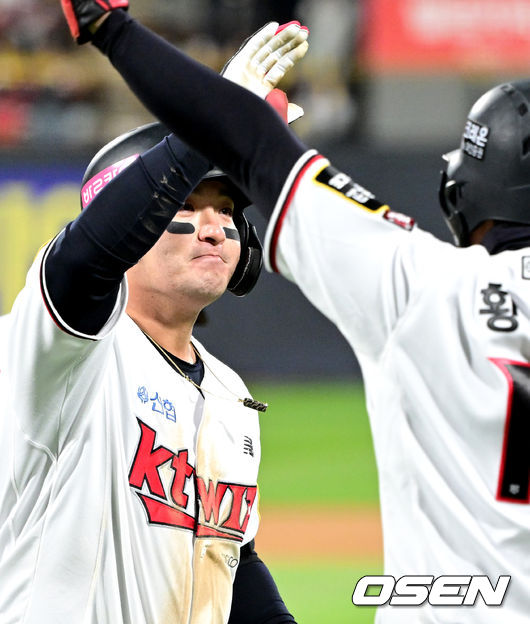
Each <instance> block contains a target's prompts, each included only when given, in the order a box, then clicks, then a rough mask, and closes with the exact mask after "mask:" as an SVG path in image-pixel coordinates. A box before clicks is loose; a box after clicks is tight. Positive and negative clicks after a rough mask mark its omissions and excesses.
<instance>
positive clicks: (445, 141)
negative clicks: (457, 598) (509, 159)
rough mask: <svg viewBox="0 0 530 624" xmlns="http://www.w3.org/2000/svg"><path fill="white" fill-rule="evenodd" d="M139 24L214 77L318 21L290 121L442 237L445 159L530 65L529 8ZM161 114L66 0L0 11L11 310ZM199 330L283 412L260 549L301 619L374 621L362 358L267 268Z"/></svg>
mask: <svg viewBox="0 0 530 624" xmlns="http://www.w3.org/2000/svg"><path fill="white" fill-rule="evenodd" d="M131 12H132V13H133V15H134V16H136V17H138V18H139V19H140V20H142V21H143V22H144V23H145V24H146V25H148V26H150V27H152V28H153V29H154V30H155V31H157V32H158V33H160V34H161V35H163V36H164V37H166V38H167V39H169V40H170V41H172V42H174V43H175V44H176V45H178V46H179V47H180V48H182V49H184V50H185V51H187V52H188V53H189V54H191V55H192V56H194V57H195V58H197V59H199V60H201V61H202V62H203V63H205V64H207V65H209V66H210V67H212V68H214V69H217V70H220V69H221V68H222V66H223V65H224V63H225V61H226V60H227V59H228V58H229V57H230V56H231V55H232V54H233V53H234V51H235V50H236V49H237V48H238V47H239V45H240V43H241V41H242V40H243V39H244V38H245V37H247V36H248V35H249V34H250V33H252V32H253V31H254V30H256V29H257V28H258V27H260V26H261V25H262V24H264V23H265V22H267V21H269V20H277V21H279V22H281V23H282V22H286V21H289V20H291V19H299V20H300V21H302V22H303V23H304V24H306V25H307V26H309V28H310V32H311V35H310V42H311V46H310V50H309V52H308V54H307V56H306V58H305V59H304V60H303V61H302V63H301V64H300V66H299V67H297V68H296V69H295V70H294V71H293V72H292V75H289V76H288V79H287V81H286V83H284V84H283V85H282V87H283V88H284V89H285V90H286V91H287V92H288V94H289V98H290V100H291V101H294V102H296V103H298V104H300V105H301V106H302V107H303V108H304V110H305V116H304V117H303V118H302V119H300V120H299V121H297V122H296V123H295V124H294V125H293V129H294V130H295V131H296V132H297V133H298V134H299V135H300V136H301V137H302V138H303V139H304V140H305V141H306V142H307V143H308V144H309V145H311V146H313V147H317V148H318V149H320V150H321V151H322V152H323V153H324V154H325V155H326V156H327V157H329V158H330V159H331V160H332V161H333V163H334V165H335V166H337V167H339V168H341V169H343V170H345V171H347V172H348V173H350V174H351V175H352V176H353V177H354V179H355V180H356V181H358V182H360V183H361V184H363V185H364V186H366V187H368V188H369V189H370V190H372V191H373V192H374V193H375V194H376V195H377V197H378V198H379V199H381V200H384V201H386V202H388V203H389V204H390V205H391V206H392V208H394V209H395V210H398V211H401V212H405V213H407V214H409V215H411V216H413V217H414V218H415V219H416V220H417V222H418V223H419V225H420V226H421V227H423V228H424V229H427V230H430V231H431V232H433V233H435V234H436V235H437V236H439V237H440V238H442V239H445V240H449V236H448V233H447V232H446V230H445V225H444V223H443V221H442V218H441V215H440V212H439V209H438V206H437V187H438V180H439V172H440V169H441V168H442V160H441V155H442V154H443V153H444V152H447V151H449V150H451V149H453V148H455V147H457V146H458V144H459V140H460V134H461V132H462V130H463V127H464V123H465V119H466V115H467V111H468V110H469V108H470V106H471V104H472V103H473V102H474V100H475V99H476V98H477V97H478V96H479V95H480V94H481V93H482V92H484V91H485V90H487V89H488V88H490V87H491V86H493V85H495V84H497V83H499V82H502V81H505V80H511V79H517V78H522V77H526V76H527V75H528V73H529V64H530V61H529V59H530V0H325V2H323V1H322V0H261V1H259V2H258V1H257V0H193V1H190V0H132V8H131ZM151 120H152V117H151V116H150V115H149V114H148V113H147V112H146V111H145V110H144V109H143V108H142V106H141V105H140V104H138V103H137V102H136V101H135V99H134V98H133V97H132V96H131V95H130V94H129V92H128V91H127V89H126V87H125V86H124V85H123V84H122V82H121V80H120V79H119V78H118V76H117V75H116V74H115V73H114V72H113V70H112V69H111V68H110V65H109V64H108V63H107V62H106V60H105V59H104V58H103V57H102V56H101V55H100V54H99V53H98V52H97V51H96V50H94V49H92V48H91V47H90V46H81V47H78V46H76V45H74V44H73V43H72V42H71V40H70V37H69V34H68V31H67V28H66V26H65V24H64V21H63V17H62V14H61V12H60V10H59V3H58V1H57V0H17V1H15V0H0V267H1V268H0V312H1V313H6V312H8V311H9V309H10V308H11V305H12V303H13V300H14V298H15V296H16V294H17V292H18V291H19V290H20V288H21V287H22V286H23V283H24V277H25V273H26V271H27V268H28V266H29V264H30V263H31V261H32V259H33V257H34V255H35V253H36V251H37V250H38V248H39V247H40V246H41V245H42V244H43V243H44V242H45V241H46V240H47V239H49V238H50V237H51V236H52V235H54V234H55V233H56V232H57V231H58V230H59V229H60V228H61V227H62V226H63V225H64V224H65V223H66V222H67V221H68V220H70V219H72V218H74V217H75V215H76V214H77V211H78V207H79V183H80V180H81V178H82V174H83V171H84V168H85V167H86V165H87V164H88V162H89V160H90V158H91V156H92V155H93V154H94V153H95V151H96V150H97V149H99V147H101V146H102V145H103V144H105V143H106V142H107V141H108V140H110V139H111V138H113V137H115V136H116V135H118V134H120V133H121V132H124V131H126V130H129V129H130V128H132V127H135V126H138V125H141V124H143V123H147V122H148V121H151ZM249 216H250V219H251V220H252V221H253V222H254V223H255V224H256V225H257V227H258V231H259V232H260V234H261V235H263V232H264V223H263V221H262V220H261V218H260V216H259V214H258V213H257V212H256V211H255V209H253V208H251V209H250V210H249ZM329 218H331V219H332V215H329ZM344 279H345V280H347V275H344ZM197 336H198V337H199V339H200V340H202V341H203V342H204V343H205V345H206V346H207V347H208V348H209V349H210V350H211V351H212V352H213V353H215V354H217V355H219V356H220V357H221V358H222V359H223V360H224V361H226V362H227V363H228V364H230V365H231V366H233V367H234V368H235V369H236V370H238V371H239V372H240V373H241V375H242V376H243V377H244V378H245V379H246V380H247V382H248V383H249V385H250V387H251V389H252V391H253V393H254V394H255V396H256V397H257V398H259V399H261V400H265V401H269V403H270V408H269V411H268V412H267V413H266V414H264V415H263V416H262V429H263V445H264V453H263V462H262V470H261V508H262V516H263V521H262V534H261V537H260V539H261V542H260V541H259V540H258V549H259V550H260V552H261V553H262V554H263V556H264V558H265V559H267V561H268V562H269V563H270V565H271V568H272V569H273V572H274V573H275V575H276V577H277V579H278V582H279V584H280V588H281V590H282V593H284V595H285V598H286V601H287V602H288V604H289V606H290V607H291V609H292V611H293V612H294V613H295V614H296V616H297V618H298V621H299V622H300V623H307V624H312V623H313V622H315V623H316V622H319V623H320V622H322V621H333V622H370V621H372V620H373V612H372V611H371V610H370V609H361V608H354V607H353V605H352V604H351V593H352V591H353V588H354V585H355V582H356V580H357V579H358V578H359V577H360V576H362V575H364V574H369V573H373V572H377V571H379V570H380V569H381V556H382V552H381V538H380V529H379V524H378V522H379V521H378V509H377V480H376V472H375V467H374V462H373V453H372V450H371V439H370V431H369V426H368V422H367V417H366V414H365V411H364V407H363V394H362V385H361V382H360V374H359V369H358V366H357V362H356V360H355V357H354V355H353V354H352V352H351V351H350V349H349V348H348V347H347V345H346V344H345V342H344V340H343V339H342V337H341V336H340V334H339V333H338V331H337V330H336V329H335V328H334V327H333V326H332V325H331V324H330V323H329V322H328V321H327V320H326V319H325V318H323V317H322V316H321V315H320V314H319V313H318V312H317V311H316V310H315V309H314V308H312V306H311V305H310V304H309V303H307V302H306V301H305V300H304V299H303V297H302V296H301V295H300V293H299V291H298V289H297V288H296V287H295V286H293V285H292V284H289V283H287V282H286V281H284V280H282V279H280V278H278V277H277V276H271V275H268V274H265V275H263V277H262V279H261V280H260V282H259V283H258V286H257V287H256V289H255V290H254V291H253V292H252V293H251V294H250V295H249V296H248V297H246V298H244V299H237V298H235V297H233V296H231V295H229V294H227V295H225V296H224V297H223V298H222V299H221V300H220V301H218V302H217V303H215V304H214V305H213V306H211V308H210V310H209V312H208V322H207V324H206V325H205V326H203V327H201V328H199V329H198V330H197ZM260 544H261V545H260Z"/></svg>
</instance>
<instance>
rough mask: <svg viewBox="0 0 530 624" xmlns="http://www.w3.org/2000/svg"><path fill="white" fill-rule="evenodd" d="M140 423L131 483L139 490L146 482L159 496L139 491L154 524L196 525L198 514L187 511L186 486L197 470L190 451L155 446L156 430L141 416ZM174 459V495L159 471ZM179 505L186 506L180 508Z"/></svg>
mask: <svg viewBox="0 0 530 624" xmlns="http://www.w3.org/2000/svg"><path fill="white" fill-rule="evenodd" d="M138 424H139V425H140V441H139V442H138V448H137V449H136V455H135V456H134V461H133V465H132V468H131V471H130V473H129V485H130V486H131V487H133V488H134V489H136V490H141V489H142V487H143V485H144V483H146V484H147V488H148V489H149V492H150V493H151V494H153V495H154V496H157V497H158V498H153V497H151V496H147V494H143V493H141V492H139V491H138V492H136V493H137V494H138V497H139V498H140V500H141V501H142V503H143V505H144V508H145V510H146V512H147V517H148V520H149V522H150V523H151V524H163V525H169V526H175V527H181V528H185V529H194V528H195V518H194V517H193V516H190V515H189V514H187V513H185V512H184V509H186V507H187V505H188V499H189V496H188V495H187V494H185V493H184V488H185V486H186V482H187V480H188V479H190V478H192V476H193V475H194V472H195V471H194V468H193V466H191V465H190V464H189V463H188V451H187V450H184V451H179V452H178V453H173V452H172V451H170V450H169V449H167V448H165V447H164V446H158V447H157V448H156V449H155V438H156V432H155V431H154V430H153V429H151V427H148V426H147V425H146V424H145V423H143V422H142V421H140V420H139V421H138ZM170 460H171V468H172V469H173V479H172V482H171V487H170V488H169V492H170V494H171V498H170V497H169V496H168V495H167V494H166V490H165V489H164V484H163V483H162V479H161V477H160V472H159V468H160V467H161V466H163V465H164V464H165V463H167V462H169V461H170ZM159 499H162V500H159ZM171 501H173V503H174V505H172V504H171ZM179 507H181V508H182V509H178V508H179Z"/></svg>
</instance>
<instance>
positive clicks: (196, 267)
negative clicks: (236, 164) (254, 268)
mask: <svg viewBox="0 0 530 624" xmlns="http://www.w3.org/2000/svg"><path fill="white" fill-rule="evenodd" d="M233 211H234V203H233V201H232V198H231V197H230V196H229V194H228V188H227V187H226V185H225V184H224V182H222V181H220V180H205V181H203V182H201V183H200V184H199V186H198V187H197V188H196V189H195V191H194V192H193V193H192V194H191V195H190V196H189V197H188V199H187V200H186V203H185V205H184V206H183V207H182V208H181V209H180V210H179V211H178V212H177V214H176V215H175V217H174V219H173V221H172V222H171V223H170V224H169V226H168V228H167V230H166V231H165V232H164V234H163V235H162V237H161V238H160V239H159V240H158V242H157V243H156V244H155V245H154V247H153V248H152V249H151V250H150V251H149V252H148V253H147V254H146V255H145V256H144V257H143V258H142V259H141V260H140V262H139V263H138V264H137V265H136V266H135V267H133V269H131V270H130V271H129V272H128V277H129V285H130V288H131V293H132V290H133V288H134V289H141V290H142V291H143V294H145V296H148V297H153V296H156V295H160V296H163V297H164V298H166V300H171V298H172V297H178V298H179V300H180V301H182V297H187V298H188V299H189V301H190V303H191V304H192V305H197V307H204V306H205V305H208V304H209V303H211V302H212V301H215V299H217V298H218V297H220V296H221V295H222V294H223V292H224V291H225V290H226V287H227V285H228V282H229V281H230V278H231V276H232V273H233V272H234V270H235V268H236V265H237V262H238V260H239V254H240V251H241V246H240V242H239V235H238V233H237V229H236V227H235V225H234V221H233V218H232V216H233ZM136 294H137V293H136Z"/></svg>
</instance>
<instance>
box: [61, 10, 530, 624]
mask: <svg viewBox="0 0 530 624" xmlns="http://www.w3.org/2000/svg"><path fill="white" fill-rule="evenodd" d="M71 6H72V7H73V9H72V14H73V15H74V16H75V17H72V15H71V16H70V21H71V22H72V21H73V22H76V23H77V24H81V25H83V14H82V12H81V10H80V7H77V2H76V1H75V0H74V1H73V2H72V3H71ZM76 11H77V12H76ZM84 29H85V32H86V25H85V26H84ZM270 31H271V33H272V32H274V25H273V24H271V25H270ZM72 32H73V34H74V36H75V32H74V31H73V29H72ZM92 42H93V44H94V45H95V46H96V47H97V48H98V49H100V50H101V51H102V52H103V53H104V54H106V55H108V56H109V58H110V60H111V62H112V64H113V65H114V66H115V67H116V69H117V70H118V71H119V72H120V73H121V75H122V76H123V77H124V78H125V80H126V81H127V83H128V84H129V86H130V87H131V88H132V89H133V90H134V92H135V93H136V94H137V95H138V97H139V98H140V99H141V100H142V101H143V102H144V103H145V104H146V105H147V106H148V107H149V108H150V109H151V111H152V112H153V113H154V114H155V115H157V116H158V117H159V118H160V119H162V120H164V121H165V123H167V124H168V126H169V127H170V128H171V129H172V130H173V131H174V132H176V133H178V134H179V135H180V136H182V137H183V138H184V139H185V140H186V141H187V142H188V143H189V144H191V145H193V146H194V147H195V148H198V149H200V150H201V151H202V152H203V153H204V154H206V155H208V156H209V157H210V158H211V159H212V160H213V161H214V162H216V164H218V165H219V166H221V167H222V168H223V170H224V171H227V172H229V173H230V174H231V175H232V176H233V177H234V179H235V180H236V181H238V182H239V183H240V184H241V187H242V188H243V189H244V190H245V191H246V192H248V194H249V196H250V197H252V199H253V200H254V201H255V203H256V204H257V205H258V206H259V207H260V209H261V210H262V211H263V212H264V214H265V215H266V216H268V217H269V219H270V224H269V227H268V230H267V234H266V262H267V264H268V267H269V268H270V269H271V270H273V271H277V272H279V273H281V274H282V275H284V276H285V277H286V278H287V279H289V280H292V281H294V282H296V283H297V284H298V285H299V287H300V288H301V289H302V291H303V292H304V293H305V295H306V296H307V297H308V299H309V300H310V301H311V302H312V303H313V304H314V305H315V306H316V307H317V308H318V309H319V310H320V311H321V312H323V313H324V314H325V315H326V316H327V317H328V318H329V319H330V320H331V321H332V322H333V323H335V324H336V325H337V327H338V328H339V329H340V330H341V332H342V333H343V335H344V337H345V338H346V339H347V341H348V342H349V343H350V345H351V346H352V348H353V349H354V351H355V353H356V355H357V357H358V359H359V362H360V364H361V367H362V372H363V378H364V382H365V387H366V396H367V405H368V411H369V415H370V420H371V425H372V432H373V438H374V444H375V450H376V458H377V464H378V470H379V487H380V497H381V509H382V518H383V530H384V551H385V552H384V555H385V573H386V574H387V575H389V576H390V575H392V576H393V577H395V578H396V579H397V578H400V577H402V576H404V575H422V576H423V577H424V578H423V579H422V582H423V584H424V586H425V587H426V588H430V587H431V583H432V582H433V580H434V579H435V578H438V577H439V576H441V575H454V576H456V577H458V578H457V579H455V582H454V584H453V585H451V583H449V584H448V585H446V586H444V588H443V590H442V591H441V593H440V592H438V598H436V597H435V596H434V595H432V594H431V596H430V597H429V598H428V596H427V594H428V592H427V591H425V592H419V593H415V592H414V591H410V589H409V591H408V594H409V598H412V599H414V598H416V599H417V600H416V602H417V605H416V606H414V607H411V608H405V607H396V606H391V605H387V606H385V607H383V608H381V609H379V610H378V615H377V621H378V622H380V623H385V624H387V623H388V624H390V623H392V624H393V623H398V622H407V623H408V622H411V621H412V622H422V623H423V622H425V623H427V622H428V623H440V624H441V623H446V624H455V623H462V622H466V623H479V624H493V623H499V622H510V623H518V624H522V623H523V622H525V623H526V622H528V618H529V614H530V559H529V557H528V549H529V547H530V491H529V460H528V457H529V454H528V448H527V445H528V440H529V433H530V425H529V421H528V413H529V409H530V406H529V396H530V391H529V388H530V341H529V338H528V336H529V335H530V212H529V204H530V186H529V185H530V164H529V163H530V157H529V155H528V143H529V141H528V137H529V136H530V82H528V81H526V82H520V83H514V84H508V85H502V86H500V87H497V88H495V89H493V90H492V91H490V92H488V93H487V94H486V95H485V96H484V97H483V98H481V99H480V100H479V101H478V102H477V104H476V105H475V106H474V107H473V109H472V110H471V112H470V115H469V119H468V121H467V123H466V127H465V132H464V135H463V137H462V142H461V146H460V149H458V150H456V151H455V152H454V153H452V154H450V155H449V156H448V162H449V164H448V168H447V171H446V174H445V177H444V179H443V180H442V184H441V189H440V197H441V201H442V207H443V209H444V214H445V216H446V218H447V220H448V223H449V225H450V227H451V229H452V231H453V233H454V235H455V242H456V243H457V245H458V247H455V246H453V245H450V244H447V243H443V242H440V241H439V240H437V239H436V238H434V237H433V236H431V235H430V234H428V233H427V232H424V231H422V230H421V229H420V228H418V227H416V226H415V225H414V223H413V221H412V220H411V219H410V218H408V217H407V216H405V215H402V214H398V213H395V212H394V211H392V210H391V209H390V208H389V207H388V206H387V205H386V204H384V203H381V202H380V201H378V200H377V199H376V198H375V196H374V195H373V194H372V193H371V192H370V191H368V190H366V189H365V188H363V187H362V186H361V185H359V184H357V183H356V182H355V181H353V180H352V178H351V177H350V176H348V175H346V174H344V173H341V172H339V171H337V170H336V169H334V168H333V167H332V166H331V165H330V163H329V162H328V160H326V158H324V157H323V156H321V155H319V154H318V153H317V152H315V151H314V150H308V149H307V147H306V146H305V145H303V144H302V143H301V142H300V141H299V140H298V139H297V138H296V137H294V136H293V135H292V134H291V133H290V132H289V131H288V130H287V129H286V127H285V125H282V123H281V122H280V121H279V120H278V119H277V118H275V116H274V115H273V114H271V113H270V111H269V110H267V107H265V106H263V104H262V103H260V102H259V101H258V99H257V98H254V97H252V96H251V95H250V94H246V93H245V92H244V91H242V90H241V89H237V87H235V86H233V85H230V84H228V83H227V82H226V81H223V80H221V79H219V78H218V77H216V76H214V75H213V74H212V73H211V72H208V71H205V70H204V69H203V68H201V66H199V65H198V64H197V63H195V62H194V61H192V60H191V59H189V58H187V57H186V56H185V55H183V54H181V53H180V52H179V51H178V50H176V49H175V48H173V47H171V46H170V45H168V44H167V43H165V42H163V41H161V40H160V39H157V38H156V37H155V36H153V35H152V33H150V31H149V30H148V29H145V28H144V27H142V26H141V25H140V24H138V23H137V22H136V21H135V20H133V19H132V18H131V17H129V16H128V15H127V14H126V13H124V12H123V11H120V10H117V11H113V12H112V14H111V15H110V16H108V19H107V20H106V21H105V22H104V23H103V25H102V26H101V27H100V28H99V29H98V30H97V32H96V33H95V35H94V36H93V39H92ZM137 49H140V50H141V51H142V54H144V55H145V54H148V56H149V58H150V60H151V62H153V63H154V66H155V67H156V66H157V64H158V63H160V66H161V67H162V66H163V67H170V68H171V71H172V72H173V75H175V76H178V77H179V78H180V79H181V80H182V81H183V83H185V85H186V86H185V88H183V89H179V97H178V98H172V97H170V96H171V94H172V89H171V86H168V85H167V84H164V85H160V84H157V83H156V81H153V80H151V79H150V78H149V77H148V76H145V74H142V73H140V72H138V71H136V70H135V63H136V60H137V59H136V54H137V53H136V50H137ZM138 54H139V53H138ZM199 86H200V88H201V89H202V90H203V92H205V93H207V94H208V98H213V99H214V100H215V102H216V115H215V119H212V118H211V117H212V116H211V114H210V112H209V108H208V102H207V98H206V97H205V98H197V97H196V96H195V94H196V93H197V91H198V90H199ZM191 102H193V108H191V106H190V103H191ZM234 108H237V112H236V111H234ZM205 137H208V140H206V138H205ZM212 137H214V140H213V141H212V140H211V139H212ZM229 146H230V149H229ZM475 575H478V576H481V577H482V580H484V577H486V580H487V582H488V583H490V586H489V587H490V589H491V590H492V591H493V590H494V591H495V592H497V590H499V591H500V594H501V597H502V606H488V605H486V602H491V601H492V598H491V594H490V593H488V592H486V598H485V597H484V594H483V593H482V592H480V593H476V594H475V597H474V600H473V601H472V602H473V603H474V604H473V606H470V605H468V606H465V605H464V604H463V603H464V599H465V598H466V593H465V588H466V587H467V585H466V583H468V584H469V583H470V581H471V578H470V577H473V576H475ZM508 577H509V578H508ZM398 593H399V592H398ZM402 593H403V592H402ZM405 593H407V592H405ZM410 594H412V596H410ZM396 597H397V596H396ZM418 597H419V598H418ZM496 597H498V593H495V596H494V598H493V600H495V599H496ZM444 598H445V606H433V603H436V602H437V600H440V599H444ZM420 603H421V604H420ZM409 604H410V600H409ZM449 605H452V606H449Z"/></svg>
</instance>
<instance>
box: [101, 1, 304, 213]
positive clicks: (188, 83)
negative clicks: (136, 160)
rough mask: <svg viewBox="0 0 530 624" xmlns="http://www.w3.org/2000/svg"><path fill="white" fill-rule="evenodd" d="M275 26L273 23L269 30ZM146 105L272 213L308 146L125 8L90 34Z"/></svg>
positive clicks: (244, 94) (255, 99)
mask: <svg viewBox="0 0 530 624" xmlns="http://www.w3.org/2000/svg"><path fill="white" fill-rule="evenodd" d="M276 27H277V24H274V23H272V24H271V25H269V26H268V28H269V29H270V31H271V35H272V34H274V32H275V30H276ZM93 44H94V45H95V46H96V47H98V48H99V49H100V50H101V51H102V52H103V53H104V54H106V55H107V56H108V57H109V59H110V61H111V62H112V64H113V65H114V67H115V68H116V69H117V70H118V71H119V73H120V74H121V75H122V76H123V78H124V79H125V80H126V82H127V84H128V85H129V87H130V88H131V89H132V91H133V92H134V93H135V94H136V95H137V97H138V98H139V99H140V100H141V101H142V102H143V104H144V105H145V106H146V107H147V108H148V109H149V110H150V111H151V112H152V113H153V114H154V115H155V116H156V117H158V118H159V119H160V120H161V121H163V122H164V123H165V124H166V125H167V126H168V127H169V128H170V129H171V130H172V131H173V132H175V134H177V135H178V136H179V137H181V138H182V139H183V140H184V141H186V142H187V143H188V144H189V145H190V146H192V147H194V148H195V149H197V150H198V151H200V152H201V153H202V154H203V155H204V156H206V157H207V158H208V159H210V160H211V161H213V162H214V163H215V164H217V165H218V166H219V167H221V169H223V170H224V171H225V172H226V173H228V174H229V175H231V176H232V177H233V179H234V180H235V181H236V182H237V183H238V184H239V185H240V186H241V187H242V188H243V189H244V190H245V191H246V192H247V194H248V195H249V196H250V197H251V198H252V200H253V201H254V202H255V203H256V204H257V205H258V206H259V207H260V209H261V210H263V211H265V212H269V213H270V212H271V211H272V209H273V207H274V204H275V203H276V200H277V198H278V196H279V194H280V191H281V188H282V186H283V184H284V182H285V179H286V177H287V175H288V173H289V171H290V170H291V168H292V167H293V165H294V163H295V162H296V161H297V160H298V159H299V158H300V156H301V155H302V154H304V153H305V152H306V151H307V148H306V147H305V146H304V145H303V144H302V142H301V141H300V140H299V139H297V138H296V137H295V135H294V134H293V133H292V132H291V131H290V130H289V129H288V127H287V126H286V125H285V124H284V123H283V122H282V120H281V119H280V118H279V116H278V115H276V114H275V113H274V111H272V110H271V109H270V108H269V107H268V106H267V105H266V104H265V103H264V102H263V101H262V100H260V98H258V97H256V96H255V95H253V94H252V93H250V92H249V91H247V90H246V89H244V88H242V87H240V86H238V85H236V84H233V83H232V82H231V81H229V80H225V79H223V78H221V77H220V76H219V75H218V74H216V73H215V72H214V71H212V70H210V69H209V68H207V67H205V66H204V65H201V64H200V63H198V62H196V61H194V60H192V59H191V58H189V57H187V56H186V55H185V54H183V53H182V52H180V51H179V50H177V49H176V48H175V47H173V46H172V45H170V44H169V43H168V42H167V41H165V40H164V39H162V38H161V37H158V36H157V35H156V34H154V33H153V32H151V31H150V30H149V29H147V28H145V27H144V26H142V25H141V24H139V23H138V22H136V21H135V20H133V19H132V18H131V17H130V16H129V15H128V14H126V13H125V12H123V11H121V10H117V11H113V12H112V13H111V14H110V16H109V18H108V19H107V20H105V22H104V23H103V24H102V25H101V26H100V28H99V29H98V30H97V32H96V34H95V35H94V37H93Z"/></svg>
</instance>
